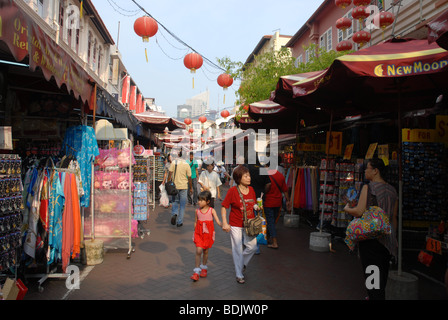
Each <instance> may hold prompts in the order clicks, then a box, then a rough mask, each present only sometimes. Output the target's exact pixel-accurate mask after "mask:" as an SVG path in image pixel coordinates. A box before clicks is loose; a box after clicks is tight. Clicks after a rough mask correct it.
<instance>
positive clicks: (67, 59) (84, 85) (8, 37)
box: [0, 1, 93, 102]
mask: <svg viewBox="0 0 448 320" xmlns="http://www.w3.org/2000/svg"><path fill="white" fill-rule="evenodd" d="M0 40H2V41H4V42H5V44H6V45H7V46H8V48H9V49H10V51H11V53H12V55H13V56H14V59H15V60H16V61H18V62H21V61H24V59H25V58H26V57H29V59H28V61H29V62H28V63H29V67H30V70H31V71H35V70H36V69H37V68H40V69H41V70H42V73H43V74H44V77H45V79H46V80H47V81H49V80H50V79H51V77H54V79H55V80H56V83H57V85H58V87H59V88H60V87H61V86H62V84H65V85H66V86H67V91H68V92H70V91H73V92H74V94H75V96H76V97H78V96H80V97H81V98H82V100H83V101H86V102H88V101H89V99H90V97H91V95H92V91H93V86H92V85H91V84H90V83H89V75H88V74H87V72H86V71H85V70H84V69H83V68H82V67H81V66H80V65H79V64H77V63H76V62H75V61H74V60H73V58H72V57H71V56H70V55H69V54H68V53H67V52H66V51H64V50H63V49H62V48H61V47H60V46H59V45H58V44H57V43H56V42H55V41H54V40H53V39H51V38H50V36H48V35H47V34H46V33H45V32H44V31H43V30H42V29H41V28H40V27H39V26H38V25H37V23H35V22H34V21H33V19H32V18H31V17H29V16H28V15H27V14H26V13H24V12H23V11H22V10H21V9H19V8H18V7H17V5H16V4H15V3H14V2H12V1H11V2H10V3H9V4H7V5H6V4H3V5H2V7H1V8H0Z"/></svg>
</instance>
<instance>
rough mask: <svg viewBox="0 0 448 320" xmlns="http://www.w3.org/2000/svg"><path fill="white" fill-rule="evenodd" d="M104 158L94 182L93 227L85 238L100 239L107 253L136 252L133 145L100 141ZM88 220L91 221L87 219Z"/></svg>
mask: <svg viewBox="0 0 448 320" xmlns="http://www.w3.org/2000/svg"><path fill="white" fill-rule="evenodd" d="M98 146H99V148H100V156H99V157H97V160H96V161H95V165H94V171H93V172H94V178H93V179H92V189H93V191H92V193H93V197H92V203H91V208H90V215H91V224H90V230H89V224H88V223H86V225H85V227H86V232H85V238H91V239H100V240H102V241H103V242H104V248H105V249H111V250H116V249H127V250H128V252H127V258H128V259H129V258H130V257H131V253H132V252H134V251H135V249H134V245H133V243H132V185H133V179H132V165H133V163H132V162H133V161H132V160H133V159H134V158H133V155H132V142H131V141H130V140H129V139H116V140H101V139H98ZM86 220H87V219H86Z"/></svg>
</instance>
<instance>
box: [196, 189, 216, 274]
mask: <svg viewBox="0 0 448 320" xmlns="http://www.w3.org/2000/svg"><path fill="white" fill-rule="evenodd" d="M211 200H212V195H211V193H210V191H202V192H201V193H200V194H199V196H198V204H199V209H196V213H195V217H196V218H195V223H194V235H193V241H194V243H195V245H196V267H195V268H194V273H193V275H192V276H191V279H192V280H193V281H198V280H199V277H202V278H205V277H207V260H208V252H209V249H210V248H211V247H212V245H213V243H214V242H215V227H214V220H216V222H217V223H218V225H219V226H222V224H221V221H220V220H219V218H218V215H217V214H216V211H215V209H213V208H212V207H210V202H211ZM213 219H214V220H213ZM201 258H202V264H201Z"/></svg>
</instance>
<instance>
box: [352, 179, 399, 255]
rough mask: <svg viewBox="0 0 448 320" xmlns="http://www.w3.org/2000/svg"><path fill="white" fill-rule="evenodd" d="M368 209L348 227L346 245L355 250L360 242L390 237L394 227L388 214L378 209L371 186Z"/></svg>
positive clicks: (368, 194)
mask: <svg viewBox="0 0 448 320" xmlns="http://www.w3.org/2000/svg"><path fill="white" fill-rule="evenodd" d="M367 204H368V205H370V206H368V209H367V210H366V211H365V212H364V213H363V214H362V216H361V217H359V218H355V219H353V220H352V221H351V222H350V224H349V225H348V227H347V231H346V237H345V243H346V244H347V246H348V247H349V248H350V249H351V250H353V249H354V248H355V245H356V243H357V242H359V241H364V240H370V239H377V238H379V237H382V236H385V235H389V234H391V232H392V227H391V225H390V222H389V217H388V216H387V213H386V212H385V211H384V210H383V209H381V208H380V207H378V202H377V200H376V197H375V196H374V195H372V194H371V191H370V186H369V187H368V191H367Z"/></svg>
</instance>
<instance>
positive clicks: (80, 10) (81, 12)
mask: <svg viewBox="0 0 448 320" xmlns="http://www.w3.org/2000/svg"><path fill="white" fill-rule="evenodd" d="M83 2H84V0H81V8H80V9H79V12H80V16H81V18H82V15H83V11H84V9H83Z"/></svg>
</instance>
